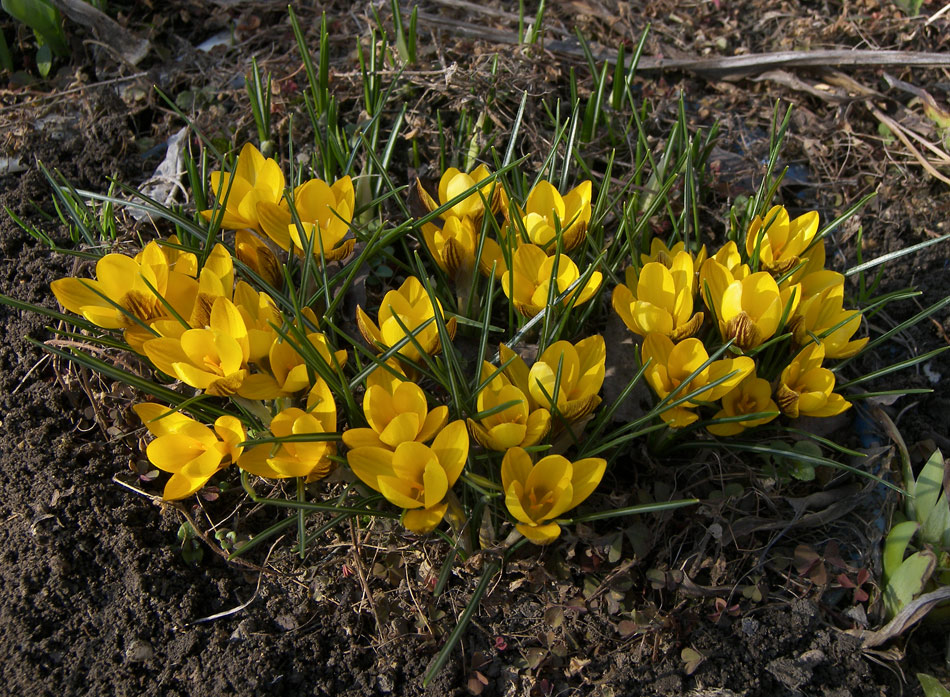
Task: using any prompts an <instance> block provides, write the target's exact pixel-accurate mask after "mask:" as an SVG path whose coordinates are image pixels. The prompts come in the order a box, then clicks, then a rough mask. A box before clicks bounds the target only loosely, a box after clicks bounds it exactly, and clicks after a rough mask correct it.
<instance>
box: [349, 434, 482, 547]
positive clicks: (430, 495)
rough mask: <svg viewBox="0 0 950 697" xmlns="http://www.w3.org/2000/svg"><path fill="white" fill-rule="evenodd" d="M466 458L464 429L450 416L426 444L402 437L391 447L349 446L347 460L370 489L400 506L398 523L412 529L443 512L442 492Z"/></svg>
mask: <svg viewBox="0 0 950 697" xmlns="http://www.w3.org/2000/svg"><path fill="white" fill-rule="evenodd" d="M467 458H468V431H466V430H465V423H464V422H463V421H453V422H452V423H450V424H448V425H447V426H446V427H445V428H443V429H442V430H441V431H439V433H438V435H436V437H435V439H434V440H433V441H432V445H431V446H428V445H424V444H422V443H419V442H418V441H407V442H403V443H400V444H399V445H397V446H396V448H395V450H389V449H388V448H378V447H372V446H367V447H358V448H353V449H352V450H350V451H349V452H348V453H347V454H346V459H347V462H349V464H350V468H351V469H352V470H353V473H354V474H356V476H357V477H359V478H360V479H361V480H363V482H365V483H366V485H367V486H369V487H370V488H372V489H374V490H376V491H378V492H379V493H381V494H382V495H383V496H385V497H386V499H387V500H388V501H390V502H391V503H393V504H395V505H397V506H399V507H400V508H403V509H405V512H404V513H403V517H402V524H403V525H404V526H406V528H407V529H409V530H412V531H413V532H417V533H427V532H431V531H432V530H433V529H434V528H435V527H436V526H437V525H438V524H439V523H440V522H442V518H443V517H444V516H445V511H446V509H447V508H448V503H447V502H446V501H445V497H446V495H447V494H448V492H449V489H451V488H452V487H453V486H454V485H455V482H456V480H458V478H459V475H461V474H462V468H463V467H464V466H465V460H466V459H467Z"/></svg>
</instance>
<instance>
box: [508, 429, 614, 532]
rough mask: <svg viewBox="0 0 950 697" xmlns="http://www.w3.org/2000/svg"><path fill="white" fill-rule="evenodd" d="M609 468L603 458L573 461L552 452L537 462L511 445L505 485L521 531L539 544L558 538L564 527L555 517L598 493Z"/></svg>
mask: <svg viewBox="0 0 950 697" xmlns="http://www.w3.org/2000/svg"><path fill="white" fill-rule="evenodd" d="M606 469H607V461H606V460H604V459H603V458H599V457H590V458H585V459H583V460H578V461H577V462H571V461H570V460H568V459H567V458H565V457H563V456H561V455H548V456H547V457H544V458H542V459H541V460H539V461H538V463H537V464H533V463H532V462H531V456H530V455H529V454H528V453H527V451H525V450H524V449H522V448H517V447H515V448H510V449H509V450H508V452H506V453H505V457H504V459H503V460H502V462H501V485H502V488H503V489H504V490H505V505H506V506H507V507H508V511H509V512H510V513H511V515H512V516H513V517H514V518H515V520H517V521H518V522H517V524H516V525H515V527H516V528H517V530H518V532H520V533H521V534H522V535H524V536H525V537H527V538H528V539H529V540H531V541H532V542H534V543H535V544H537V545H546V544H549V543H550V542H553V541H554V540H556V539H557V538H558V536H559V535H560V534H561V526H560V525H558V524H557V523H556V522H554V521H555V519H557V518H558V517H560V516H561V515H563V514H564V513H566V512H567V511H569V510H571V509H572V508H574V507H576V506H578V505H580V504H581V502H583V501H584V500H585V499H586V498H587V497H588V496H590V495H591V494H592V493H594V489H596V488H597V485H598V484H600V480H601V479H602V478H603V476H604V471H605V470H606Z"/></svg>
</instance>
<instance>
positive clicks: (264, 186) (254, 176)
mask: <svg viewBox="0 0 950 697" xmlns="http://www.w3.org/2000/svg"><path fill="white" fill-rule="evenodd" d="M211 193H212V194H214V196H215V198H216V199H217V200H218V202H219V204H220V205H223V206H224V214H223V216H222V218H221V227H222V228H224V229H225V230H241V229H244V228H249V229H251V230H258V231H259V230H260V229H261V228H260V223H259V219H258V214H257V204H258V203H261V202H268V203H272V204H276V203H277V202H278V201H280V199H281V197H282V196H283V195H284V173H283V172H281V171H280V165H278V164H277V161H276V160H274V159H273V158H265V157H264V156H263V155H262V154H261V151H260V150H258V149H257V148H255V147H254V146H253V145H251V144H250V143H248V144H247V145H245V146H244V147H243V148H241V153H240V155H238V160H237V164H236V165H235V166H234V171H233V172H232V173H230V174H229V173H227V172H212V173H211ZM215 213H216V211H214V210H206V211H201V215H202V216H203V217H204V219H205V220H211V219H212V217H213V216H214V215H215Z"/></svg>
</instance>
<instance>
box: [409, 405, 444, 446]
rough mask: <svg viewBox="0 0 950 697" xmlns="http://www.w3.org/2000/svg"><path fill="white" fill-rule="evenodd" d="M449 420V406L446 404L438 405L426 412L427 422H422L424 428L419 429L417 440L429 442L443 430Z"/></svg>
mask: <svg viewBox="0 0 950 697" xmlns="http://www.w3.org/2000/svg"><path fill="white" fill-rule="evenodd" d="M448 420H449V408H448V407H446V406H438V407H436V408H435V409H433V410H432V411H430V412H429V413H428V414H426V418H425V422H424V423H423V424H422V428H421V429H419V433H418V435H416V440H417V441H419V442H420V443H428V442H429V441H430V440H432V439H433V438H434V437H435V434H436V433H438V432H439V431H441V430H442V428H443V427H444V426H445V424H446V423H448Z"/></svg>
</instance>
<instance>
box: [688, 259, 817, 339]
mask: <svg viewBox="0 0 950 697" xmlns="http://www.w3.org/2000/svg"><path fill="white" fill-rule="evenodd" d="M700 277H701V279H702V283H703V284H704V288H705V290H706V291H707V292H708V295H707V298H706V300H707V303H709V302H712V306H711V307H710V308H709V309H710V310H711V311H712V312H713V313H714V315H715V317H716V319H717V320H718V322H719V333H720V334H721V335H722V338H723V340H725V341H729V340H730V339H735V342H736V346H738V347H739V348H741V349H742V350H744V351H747V350H749V349H753V348H755V347H756V346H760V345H761V344H762V343H763V342H764V341H766V340H768V339H769V338H771V337H772V336H773V335H774V334H775V332H776V331H777V330H778V328H779V324H780V323H781V321H782V317H783V316H784V317H791V316H792V313H793V312H794V311H795V308H796V307H797V306H798V301H799V296H800V293H801V288H800V287H799V286H797V285H795V286H790V287H788V288H785V289H784V290H779V287H778V284H777V283H776V282H775V279H774V278H772V276H771V275H770V274H768V273H766V272H764V271H760V272H759V273H754V274H750V275H748V276H746V277H745V278H742V279H735V278H733V276H732V274H731V273H730V272H729V271H728V270H727V269H726V267H724V266H723V265H722V264H720V263H719V262H718V261H716V260H715V259H707V260H706V262H705V263H704V264H703V269H702V273H701V274H700Z"/></svg>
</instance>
